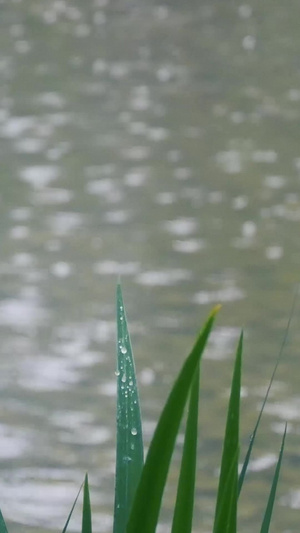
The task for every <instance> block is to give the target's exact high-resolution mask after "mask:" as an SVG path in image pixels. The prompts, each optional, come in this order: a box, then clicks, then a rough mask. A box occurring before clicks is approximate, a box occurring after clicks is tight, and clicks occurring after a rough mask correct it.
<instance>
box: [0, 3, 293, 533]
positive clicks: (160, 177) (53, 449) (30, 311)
mask: <svg viewBox="0 0 300 533" xmlns="http://www.w3.org/2000/svg"><path fill="white" fill-rule="evenodd" d="M299 16H300V6H299V3H298V2H288V3H283V2H281V1H279V0H272V1H271V0H265V1H264V2H259V1H258V0H252V1H251V2H248V3H244V4H243V3H239V2H222V1H217V0H211V1H209V2H208V1H207V2H195V1H193V0H186V1H185V2H179V1H178V2H175V1H174V0H173V2H166V3H164V4H159V3H157V2H154V1H153V0H152V1H147V2H146V1H140V2H139V1H138V0H136V1H130V0H126V1H125V0H123V1H121V0H110V1H109V0H94V1H92V0H88V1H86V2H79V1H77V2H76V1H73V0H70V1H66V0H47V2H43V1H36V0H23V1H22V0H15V1H13V0H6V1H5V0H3V1H2V2H1V3H0V136H1V144H0V155H1V159H0V160H1V177H0V179H1V182H0V183H1V188H0V201H1V203H0V205H1V225H0V235H1V262H0V272H1V289H0V291H1V302H0V328H1V348H0V356H1V371H0V507H1V508H2V511H3V513H4V516H5V517H6V518H7V520H8V521H9V523H10V524H11V528H13V529H14V530H15V531H21V529H22V530H23V531H28V532H29V531H33V530H35V531H48V530H49V531H52V530H56V531H57V530H59V529H60V528H61V527H62V525H63V523H64V520H65V519H66V516H67V513H68V511H69V508H70V506H71V503H72V501H73V499H74V497H75V494H76V492H77V489H78V487H79V485H80V483H81V481H82V479H83V476H84V473H85V471H86V470H87V471H89V472H90V479H91V485H92V502H93V504H94V509H95V513H96V514H95V529H96V530H97V531H99V532H103V533H106V532H109V531H111V513H112V509H113V488H114V487H113V468H114V430H115V423H114V417H115V398H114V393H115V387H114V378H115V376H114V368H115V360H114V358H115V312H114V296H115V286H116V281H117V278H118V276H119V275H121V277H122V282H123V290H124V297H125V300H126V303H127V310H128V318H129V323H130V325H131V332H132V340H133V346H134V352H135V357H136V365H137V370H138V378H139V382H140V387H141V402H142V409H143V415H144V417H145V434H146V440H147V441H149V439H150V437H151V434H152V431H153V427H154V424H155V421H156V420H157V418H158V415H159V412H160V409H161V407H162V405H163V402H164V400H165V398H166V395H167V392H168V390H169V388H170V385H171V383H172V380H173V378H174V376H175V374H176V371H177V370H178V369H179V367H180V365H181V363H182V361H183V357H184V356H185V355H186V354H187V352H188V350H189V348H190V347H191V345H192V342H193V340H194V337H195V335H196V332H197V330H198V328H199V326H200V325H201V323H202V322H203V320H204V318H205V317H206V315H207V313H208V311H209V309H210V308H211V306H212V305H213V304H215V303H218V302H221V303H222V304H223V311H222V313H221V315H220V317H219V318H218V323H217V327H216V330H215V333H214V335H213V337H212V342H211V344H210V348H209V351H208V353H207V357H206V361H205V365H204V368H203V377H202V382H203V403H202V407H201V413H200V423H201V426H200V427H201V433H200V446H199V447H200V450H199V457H200V462H199V485H198V489H197V508H196V516H195V531H201V532H207V531H209V530H210V528H211V516H212V513H213V506H214V498H215V487H216V475H217V467H218V459H219V456H220V452H221V449H220V446H221V438H222V432H223V423H224V412H225V405H226V400H227V395H228V387H229V382H230V373H231V366H232V355H233V352H234V349H235V345H236V341H237V338H238V335H239V331H240V328H241V327H242V326H244V327H245V332H246V350H245V363H244V367H245V370H244V391H243V392H244V401H243V416H242V455H243V454H244V452H245V449H246V443H247V437H248V435H249V433H250V431H251V429H252V428H253V424H254V422H255V419H256V416H257V412H258V408H259V406H260V402H261V400H262V397H263V395H264V393H265V388H266V385H267V383H268V379H269V376H270V375H271V372H272V369H273V366H274V364H275V360H276V356H277V353H278V350H279V346H280V343H281V340H282V337H283V333H284V329H285V325H286V321H287V318H288V313H289V309H290V306H291V301H292V292H293V289H294V287H295V284H296V283H298V281H299V271H300V269H299V266H300V255H299V250H298V240H299V220H300V148H299V138H300V124H299V117H300V83H299V82H300V67H299V52H300V37H299V30H298V21H299ZM298 309H299V306H298ZM298 315H299V312H298V310H297V311H296V313H295V320H294V323H293V326H292V330H291V334H290V338H289V344H288V347H287V349H286V351H285V357H284V360H283V362H282V365H281V367H280V369H279V372H278V374H277V378H276V382H275V384H274V387H273V391H272V394H271V398H270V402H269V404H268V409H267V413H266V415H265V417H264V419H263V425H262V428H261V431H260V434H259V439H258V446H257V449H256V452H255V454H254V462H253V463H252V471H253V472H252V473H251V475H250V478H249V482H248V484H247V486H245V494H244V497H243V498H242V506H241V513H240V520H241V521H240V526H241V528H240V529H241V531H243V532H245V533H248V532H252V531H256V530H258V527H259V523H260V520H261V515H262V511H263V508H264V505H265V502H266V498H267V493H268V490H269V484H270V480H271V476H272V468H274V457H275V456H274V454H277V452H278V449H279V445H280V433H281V432H282V429H283V424H284V421H285V420H286V419H287V420H288V421H289V435H288V439H287V445H286V454H285V460H284V464H283V470H282V477H281V483H280V489H279V493H278V501H277V507H276V511H275V515H274V522H273V526H272V531H273V532H274V533H279V532H282V531H285V532H290V533H291V532H296V531H298V530H299V525H298V523H299V506H300V483H299V474H300V460H299V449H300V415H299V404H300V383H299V377H298V376H299V372H300V362H299V360H298V354H299V340H300V338H299V333H298V331H299V328H298ZM176 457H177V456H176ZM175 475H176V468H175V469H174V470H172V472H171V485H172V480H174V477H175ZM171 504H172V489H171V488H170V489H169V491H168V492H167V495H166V505H165V510H164V513H163V517H162V522H163V523H165V524H167V523H168V519H169V516H170V511H169V509H170V507H171ZM76 517H77V519H76V520H75V521H74V523H73V528H74V529H78V527H79V524H80V519H79V511H78V513H77V515H76ZM162 531H168V526H165V527H162Z"/></svg>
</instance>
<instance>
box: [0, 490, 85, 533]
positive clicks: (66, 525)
mask: <svg viewBox="0 0 300 533" xmlns="http://www.w3.org/2000/svg"><path fill="white" fill-rule="evenodd" d="M82 487H83V483H82V484H81V487H80V489H79V491H78V493H77V496H76V498H75V501H74V503H73V505H72V508H71V511H70V513H69V516H68V518H67V521H66V523H65V527H64V528H63V530H62V533H66V531H67V528H68V525H69V522H70V520H71V516H72V514H73V511H74V509H75V505H76V503H77V500H78V497H79V494H80V492H81V489H82ZM0 533H2V532H1V530H0Z"/></svg>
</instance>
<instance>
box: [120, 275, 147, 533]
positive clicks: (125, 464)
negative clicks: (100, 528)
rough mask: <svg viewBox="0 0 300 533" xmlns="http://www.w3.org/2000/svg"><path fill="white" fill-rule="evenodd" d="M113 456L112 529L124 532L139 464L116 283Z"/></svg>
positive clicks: (134, 396)
mask: <svg viewBox="0 0 300 533" xmlns="http://www.w3.org/2000/svg"><path fill="white" fill-rule="evenodd" d="M117 342H118V344H117V372H116V374H117V457H116V485H115V508H114V529H113V531H114V533H124V531H125V530H126V524H127V520H128V517H129V512H130V508H131V505H132V502H133V498H134V494H135V491H136V487H137V485H138V482H139V480H140V476H141V471H142V468H143V436H142V423H141V414H140V405H139V396H138V390H137V384H136V375H135V366H134V361H133V356H132V349H131V342H130V337H129V332H128V327H127V320H126V314H125V308H124V302H123V297H122V291H121V287H120V285H118V287H117Z"/></svg>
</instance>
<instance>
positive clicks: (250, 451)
mask: <svg viewBox="0 0 300 533" xmlns="http://www.w3.org/2000/svg"><path fill="white" fill-rule="evenodd" d="M298 296H299V285H298V286H297V287H296V290H295V294H294V298H293V302H292V307H291V310H290V314H289V318H288V322H287V325H286V328H285V332H284V336H283V339H282V343H281V346H280V350H279V354H278V357H277V361H276V364H275V367H274V370H273V372H272V376H271V379H270V382H269V385H268V388H267V392H266V395H265V397H264V401H263V403H262V406H261V409H260V412H259V414H258V417H257V421H256V424H255V427H254V430H253V432H252V435H251V437H250V442H249V446H248V450H247V453H246V456H245V459H244V463H243V466H242V470H241V473H240V476H239V484H238V494H239V495H240V493H241V490H242V486H243V483H244V480H245V475H246V472H247V468H248V464H249V461H250V457H251V453H252V448H253V445H254V441H255V438H256V433H257V430H258V427H259V424H260V420H261V417H262V414H263V411H264V408H265V405H266V403H267V400H268V397H269V393H270V390H271V387H272V384H273V381H274V378H275V374H276V372H277V368H278V365H279V363H280V360H281V357H282V354H283V351H284V348H285V346H286V343H287V339H288V335H289V331H290V326H291V321H292V318H293V316H294V312H295V308H296V302H297V299H298Z"/></svg>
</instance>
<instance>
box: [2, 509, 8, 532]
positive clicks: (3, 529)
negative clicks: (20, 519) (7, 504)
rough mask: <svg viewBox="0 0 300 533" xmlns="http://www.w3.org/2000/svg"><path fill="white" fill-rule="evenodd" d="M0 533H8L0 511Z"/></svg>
mask: <svg viewBox="0 0 300 533" xmlns="http://www.w3.org/2000/svg"><path fill="white" fill-rule="evenodd" d="M0 533H8V530H7V527H6V523H5V520H4V518H3V514H2V512H1V511H0Z"/></svg>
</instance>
